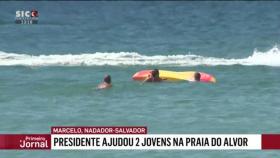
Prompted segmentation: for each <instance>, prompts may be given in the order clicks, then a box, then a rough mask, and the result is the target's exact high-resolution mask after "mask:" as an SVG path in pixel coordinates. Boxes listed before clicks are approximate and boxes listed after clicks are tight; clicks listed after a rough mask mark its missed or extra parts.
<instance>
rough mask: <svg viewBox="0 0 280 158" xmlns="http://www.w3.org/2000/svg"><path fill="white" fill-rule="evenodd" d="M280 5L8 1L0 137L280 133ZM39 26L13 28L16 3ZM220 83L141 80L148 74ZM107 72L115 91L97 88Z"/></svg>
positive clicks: (200, 157) (214, 154)
mask: <svg viewBox="0 0 280 158" xmlns="http://www.w3.org/2000/svg"><path fill="white" fill-rule="evenodd" d="M279 8H280V2H275V1H268V2H265V1H262V2H259V1H255V2H249V1H231V2H218V1H213V2H212V1H206V2H203V1H200V2H195V1H174V2H171V1H170V2H168V1H164V2H160V1H153V2H148V1H145V2H141V1H117V2H112V1H100V2H90V1H87V2H78V1H77V2H75V1H70V2H62V1H59V2H54V1H53V2H49V1H42V2H16V1H10V2H9V1H1V2H0V107H1V112H0V120H1V121H0V127H1V128H0V133H2V134H5V133H6V134H7V133H50V127H51V126H68V125H69V126H70V125H71V126H130V125H131V126H147V127H148V133H152V134H219V133H222V134H247V133H248V134H262V133H280V125H279V122H280V115H279V112H280V99H279V94H280V88H279V87H280V80H279V77H280V47H279V46H278V44H280V9H279ZM32 9H36V10H38V12H39V17H38V18H39V23H38V24H33V25H23V24H15V15H16V11H17V10H32ZM154 68H158V69H164V70H174V71H203V72H206V73H209V74H212V75H214V76H215V77H216V79H217V83H216V84H206V83H189V82H165V83H159V84H158V83H156V84H152V83H147V84H140V83H139V82H136V81H133V80H132V79H131V76H132V75H133V74H134V73H136V72H137V71H140V70H143V69H154ZM106 74H110V75H111V76H112V81H113V87H112V88H111V89H108V90H96V89H95V87H96V85H97V84H98V83H100V82H101V81H102V79H103V77H104V76H105V75H106ZM0 155H1V157H30V158H33V157H65V158H74V157H81V156H82V157H110V158H111V157H116V158H120V157H169V158H170V157H190V158H209V157H211V158H219V157H235V158H241V157H261V158H275V157H280V152H279V151H51V152H50V151H47V152H46V151H1V152H0Z"/></svg>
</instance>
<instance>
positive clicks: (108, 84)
mask: <svg viewBox="0 0 280 158" xmlns="http://www.w3.org/2000/svg"><path fill="white" fill-rule="evenodd" d="M111 87H112V82H111V76H110V75H106V76H105V77H104V79H103V82H102V83H100V84H99V85H98V86H97V89H107V88H111Z"/></svg>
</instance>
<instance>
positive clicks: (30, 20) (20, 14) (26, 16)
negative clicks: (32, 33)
mask: <svg viewBox="0 0 280 158" xmlns="http://www.w3.org/2000/svg"><path fill="white" fill-rule="evenodd" d="M38 17H39V12H38V10H35V9H32V10H31V11H29V10H17V11H16V20H15V23H16V24H38Z"/></svg>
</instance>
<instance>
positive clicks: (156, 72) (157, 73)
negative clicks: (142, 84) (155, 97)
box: [152, 69, 159, 78]
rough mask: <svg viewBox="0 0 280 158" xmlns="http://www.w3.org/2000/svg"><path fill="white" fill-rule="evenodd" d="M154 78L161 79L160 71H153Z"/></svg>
mask: <svg viewBox="0 0 280 158" xmlns="http://www.w3.org/2000/svg"><path fill="white" fill-rule="evenodd" d="M152 76H153V77H154V78H159V71H158V69H154V70H153V71H152Z"/></svg>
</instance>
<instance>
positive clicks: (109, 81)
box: [103, 75, 111, 84]
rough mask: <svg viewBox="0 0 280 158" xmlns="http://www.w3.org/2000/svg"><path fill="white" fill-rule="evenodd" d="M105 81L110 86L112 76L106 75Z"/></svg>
mask: <svg viewBox="0 0 280 158" xmlns="http://www.w3.org/2000/svg"><path fill="white" fill-rule="evenodd" d="M103 81H104V82H106V83H108V84H111V76H110V75H106V76H105V78H104V80H103Z"/></svg>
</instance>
